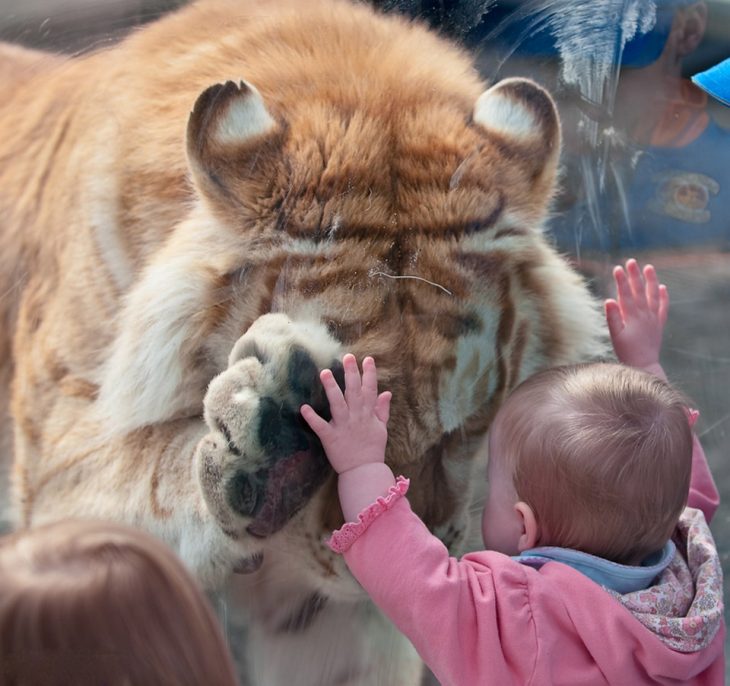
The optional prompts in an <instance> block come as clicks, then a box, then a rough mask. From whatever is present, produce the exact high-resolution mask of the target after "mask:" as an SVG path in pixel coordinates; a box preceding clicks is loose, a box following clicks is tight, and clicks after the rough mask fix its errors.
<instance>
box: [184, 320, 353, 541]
mask: <svg viewBox="0 0 730 686" xmlns="http://www.w3.org/2000/svg"><path fill="white" fill-rule="evenodd" d="M339 354H340V349H339V344H338V343H337V342H336V341H335V340H334V339H333V338H332V337H331V336H330V335H329V334H328V332H327V330H326V329H325V328H324V326H322V325H321V324H318V323H315V322H308V323H301V322H293V321H291V320H290V319H288V317H286V316H285V315H283V314H266V315H263V316H262V317H260V318H259V319H257V320H256V321H255V322H254V324H253V325H252V326H251V327H250V328H249V329H248V331H247V332H246V334H245V335H244V336H242V337H241V338H240V339H239V340H238V342H237V343H236V345H235V346H234V348H233V350H232V352H231V354H230V357H229V367H228V369H226V371H224V372H223V373H221V374H219V375H218V376H217V377H215V378H214V379H213V381H212V382H211V383H210V385H209V387H208V392H207V394H206V396H205V402H204V407H205V420H206V423H207V425H208V427H209V429H210V433H209V434H208V435H207V436H206V437H205V438H204V439H203V440H202V441H201V443H200V444H199V446H198V450H197V453H196V460H197V471H198V478H199V480H200V485H201V489H202V492H203V496H204V498H205V501H206V503H207V505H208V508H209V510H210V511H211V513H212V514H213V515H214V516H215V517H216V518H217V520H218V521H219V523H220V526H221V528H222V529H223V530H224V531H225V532H226V533H227V534H228V535H230V536H233V537H240V536H252V537H255V538H267V537H269V536H271V535H272V534H274V533H276V532H277V531H279V530H280V529H281V528H282V527H283V526H284V525H285V524H286V523H287V522H288V521H289V520H290V519H291V518H292V517H293V516H294V515H295V514H296V513H297V512H299V510H301V509H302V507H304V505H306V503H307V502H308V501H309V500H310V499H311V497H312V496H313V495H314V493H315V492H316V491H317V489H318V488H319V487H320V486H321V485H322V483H323V482H324V481H325V479H326V478H327V476H328V475H329V474H331V469H330V467H329V464H328V462H327V459H326V457H325V455H324V453H323V451H322V448H321V446H320V444H319V441H318V440H317V439H316V437H315V436H314V435H313V434H312V432H311V431H310V430H309V429H308V427H307V426H306V424H305V423H304V422H303V420H302V419H301V417H300V415H299V408H300V406H301V405H302V403H305V402H306V403H313V404H314V405H315V406H316V407H319V408H320V409H322V410H323V411H325V408H326V407H327V403H326V399H325V396H324V392H323V389H322V387H321V385H320V382H319V378H318V375H319V370H320V369H322V368H324V367H332V366H334V367H335V368H336V367H337V365H339V362H338V361H337V358H338V357H339Z"/></svg>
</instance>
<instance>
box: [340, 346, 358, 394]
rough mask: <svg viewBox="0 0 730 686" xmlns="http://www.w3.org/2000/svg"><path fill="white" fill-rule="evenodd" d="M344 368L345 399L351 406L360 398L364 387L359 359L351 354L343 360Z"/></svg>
mask: <svg viewBox="0 0 730 686" xmlns="http://www.w3.org/2000/svg"><path fill="white" fill-rule="evenodd" d="M342 366H343V367H344V368H345V398H346V399H347V402H348V404H349V403H351V402H353V401H356V400H358V399H359V398H360V394H361V385H362V382H361V381H360V369H359V368H358V366H357V359H356V358H355V356H354V355H353V354H351V353H347V355H345V356H344V357H343V358H342Z"/></svg>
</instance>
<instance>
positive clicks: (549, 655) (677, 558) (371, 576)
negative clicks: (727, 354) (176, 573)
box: [302, 260, 725, 686]
mask: <svg viewBox="0 0 730 686" xmlns="http://www.w3.org/2000/svg"><path fill="white" fill-rule="evenodd" d="M614 278H615V282H616V288H617V299H616V300H608V301H607V302H606V318H607V322H608V328H609V332H610V335H611V339H612V342H613V346H614V350H615V352H616V356H617V358H618V360H619V361H620V362H621V363H623V364H603V363H597V364H584V365H575V366H567V367H558V368H555V369H551V370H547V371H544V372H541V373H539V374H536V375H535V376H533V377H531V378H529V379H528V380H527V381H525V382H524V383H523V384H521V385H520V386H518V387H517V388H516V389H515V390H514V391H513V392H512V394H511V395H510V396H509V398H508V399H507V400H506V402H505V403H504V404H503V406H502V408H501V409H500V411H499V412H498V414H497V416H496V418H495V420H494V423H493V425H492V427H491V430H490V438H489V468H488V483H489V491H488V495H487V500H486V507H485V509H484V514H483V519H482V534H483V537H484V542H485V545H486V547H487V550H485V551H481V552H475V553H470V554H468V555H465V556H464V557H463V558H461V559H460V560H457V559H455V558H452V557H450V556H449V553H448V551H447V549H446V547H445V546H444V545H443V544H442V543H441V541H439V540H438V539H437V538H435V537H434V536H432V535H431V534H430V532H429V531H428V530H427V528H426V527H425V525H424V524H423V523H422V522H421V521H420V519H418V517H417V516H416V515H415V514H414V513H413V512H412V510H411V508H410V505H409V503H408V500H407V498H406V497H405V495H406V492H407V490H408V480H407V479H404V478H403V477H399V478H398V479H396V478H395V477H394V475H393V473H392V472H391V470H390V468H389V467H388V466H387V465H386V464H385V462H384V460H385V445H386V441H387V422H388V410H389V405H390V393H389V392H387V391H386V392H384V393H380V394H378V390H377V376H376V369H375V362H374V361H373V359H372V358H370V357H366V358H365V360H364V361H363V365H362V366H363V371H362V378H361V377H360V371H359V369H358V365H357V361H356V360H355V358H354V357H353V356H352V355H346V356H345V357H344V359H343V365H344V368H345V384H346V388H345V392H344V395H343V393H342V392H341V391H340V389H339V387H338V386H337V383H336V382H335V380H334V378H333V376H332V374H331V372H330V371H329V370H325V371H323V372H322V375H321V379H322V383H323V385H324V388H325V391H326V393H327V398H328V400H329V403H330V408H331V412H332V420H331V421H330V422H327V421H325V420H324V419H322V418H321V417H319V416H318V415H317V414H316V413H315V411H314V410H313V409H312V408H311V407H309V406H307V405H305V406H303V407H302V415H303V417H304V419H305V420H306V421H307V423H308V424H309V425H310V426H311V428H312V430H313V431H315V432H316V433H317V435H318V436H319V437H320V439H321V440H322V444H323V445H324V448H325V450H326V452H327V455H328V457H329V460H330V462H331V463H332V466H333V467H334V469H335V471H337V473H338V474H339V481H338V489H339V497H340V503H341V506H342V510H343V514H344V516H345V520H346V521H347V522H348V523H347V524H345V525H344V526H343V527H342V528H341V529H340V530H339V531H337V532H335V533H334V534H333V536H332V539H331V541H330V546H331V547H332V548H333V549H334V550H336V551H338V552H342V553H344V556H345V561H346V562H347V565H348V567H349V569H350V570H351V572H352V573H353V575H354V576H355V577H356V578H357V579H358V581H359V582H360V583H361V584H362V586H363V587H364V588H365V590H366V591H367V592H368V593H369V595H370V596H371V597H372V599H373V601H374V602H375V603H376V604H377V605H378V606H379V607H380V609H381V610H382V611H383V612H384V613H385V614H386V615H387V616H388V617H390V619H391V620H392V621H393V622H394V623H395V624H396V626H398V628H399V629H400V630H401V631H402V632H403V633H404V634H405V635H406V636H408V638H409V639H410V640H411V641H412V642H413V644H414V646H415V647H416V649H417V650H418V652H419V653H420V655H421V657H422V658H423V660H424V661H425V662H426V664H427V665H428V666H429V667H430V669H431V670H432V671H433V673H434V674H435V675H436V677H437V678H438V679H439V681H440V682H441V684H442V685H443V686H450V685H454V686H468V685H471V684H474V685H476V684H480V685H482V684H499V685H500V686H502V685H506V684H539V685H542V684H558V683H574V684H578V683H580V684H617V685H618V684H620V685H621V686H625V685H627V684H631V685H632V686H633V685H636V684H670V683H683V684H697V685H699V684H722V683H724V658H723V639H724V634H725V628H724V624H723V619H722V609H723V608H722V572H721V568H720V562H719V558H718V553H717V550H716V548H715V545H714V542H713V540H712V536H711V534H710V531H709V529H708V526H707V521H708V520H709V519H710V518H711V516H712V514H713V513H714V511H715V509H716V508H717V505H718V502H719V498H718V494H717V490H716V488H715V485H714V483H713V480H712V477H711V475H710V472H709V468H708V466H707V462H706V460H705V456H704V453H703V452H702V448H701V446H700V444H699V442H698V441H697V439H696V438H695V437H694V436H693V434H692V430H691V424H693V423H694V421H695V419H696V413H694V412H692V411H690V410H688V409H687V404H686V401H685V399H684V398H683V396H682V395H681V394H680V393H679V392H678V391H676V390H675V389H673V388H672V387H671V386H670V385H669V384H668V383H667V382H666V377H665V376H664V372H663V371H662V368H661V367H660V365H659V350H660V347H661V339H662V331H663V328H664V323H665V321H666V317H667V308H668V303H669V298H668V294H667V290H666V288H665V287H664V286H663V285H659V284H658V281H657V277H656V273H655V271H654V269H653V267H651V266H647V267H645V268H644V270H643V272H642V270H641V269H640V268H639V265H638V264H637V263H636V261H635V260H629V261H628V262H627V264H626V269H625V270H624V269H623V268H622V267H617V268H616V269H615V270H614Z"/></svg>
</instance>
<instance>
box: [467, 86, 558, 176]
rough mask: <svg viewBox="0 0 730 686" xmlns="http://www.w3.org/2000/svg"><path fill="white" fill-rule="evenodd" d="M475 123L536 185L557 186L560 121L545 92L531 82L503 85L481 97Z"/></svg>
mask: <svg viewBox="0 0 730 686" xmlns="http://www.w3.org/2000/svg"><path fill="white" fill-rule="evenodd" d="M473 120H474V123H475V124H477V125H478V126H479V127H481V128H482V129H483V130H484V131H485V133H486V134H487V136H488V137H489V138H490V140H492V141H493V142H494V143H496V144H497V145H499V147H500V148H501V150H502V151H503V152H504V153H505V154H506V155H507V156H509V157H510V158H511V159H513V160H514V162H515V163H516V164H519V165H521V166H522V167H523V168H525V169H526V171H527V172H528V173H529V174H530V176H531V177H532V178H533V180H534V181H535V182H539V181H543V180H546V181H547V182H548V183H552V182H553V180H554V177H555V171H556V169H557V165H558V160H559V157H560V120H559V119H558V111H557V108H556V107H555V103H554V102H553V99H552V98H551V97H550V95H549V94H548V92H547V91H546V90H545V89H544V88H542V87H541V86H538V85H537V84H536V83H535V82H533V81H530V80H529V79H518V78H512V79H505V80H504V81H500V82H499V83H497V84H496V85H494V86H492V87H491V88H489V89H488V90H486V91H484V93H482V94H481V95H480V96H479V98H478V99H477V101H476V104H475V105H474V113H473Z"/></svg>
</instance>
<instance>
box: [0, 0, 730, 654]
mask: <svg viewBox="0 0 730 686" xmlns="http://www.w3.org/2000/svg"><path fill="white" fill-rule="evenodd" d="M179 4H182V3H180V2H178V1H177V0H0V39H1V40H5V41H9V42H13V43H19V44H23V45H26V46H31V47H36V48H45V49H49V50H58V51H63V52H69V53H82V52H85V51H88V50H96V49H103V48H104V47H106V46H109V45H112V44H114V43H115V42H116V41H118V40H120V39H122V38H123V36H124V35H125V34H126V33H128V32H129V31H131V30H133V29H134V28H135V27H139V26H141V25H143V24H145V23H147V22H149V21H152V20H154V19H155V18H156V17H158V16H160V15H161V14H163V13H166V12H168V11H170V10H172V9H174V8H175V7H176V6H177V5H179ZM372 4H374V5H377V6H379V7H380V8H381V9H382V10H383V11H393V12H400V13H403V14H405V15H407V16H411V17H414V18H418V19H420V20H422V21H426V22H428V23H430V24H431V25H432V26H433V27H434V28H435V29H436V30H438V31H440V32H442V33H444V34H446V35H447V36H449V37H450V38H452V39H454V40H456V41H458V42H460V43H461V44H462V45H464V46H465V47H467V48H468V49H469V50H471V51H473V53H474V54H475V55H476V56H477V60H478V66H479V69H480V71H481V72H482V74H483V76H484V77H485V79H487V80H489V81H495V80H498V79H500V78H504V77H506V76H513V75H520V76H529V77H531V78H533V79H535V80H536V81H538V82H540V83H541V84H543V85H544V86H545V87H547V88H548V89H549V90H550V91H551V92H552V93H553V94H554V96H555V98H556V100H557V101H558V104H559V109H560V112H561V118H562V121H563V130H564V150H563V164H562V169H563V172H562V183H561V191H560V193H559V195H558V197H557V198H556V201H555V205H554V214H553V217H552V219H551V222H550V224H549V226H548V227H547V231H548V232H549V234H550V237H551V240H553V241H554V242H555V244H556V245H557V247H558V248H559V250H560V251H562V252H563V253H565V254H567V255H569V256H570V258H571V259H572V260H573V261H574V263H575V264H576V266H577V268H578V269H579V270H580V271H582V272H583V273H584V274H585V276H586V277H587V278H588V279H589V281H590V283H591V285H592V287H593V289H594V291H595V292H596V293H597V294H598V295H599V296H601V297H603V296H606V295H608V294H609V292H610V288H611V269H612V267H613V265H614V264H616V263H618V262H623V261H624V260H625V259H626V258H627V257H630V256H635V257H638V258H639V259H640V260H641V261H642V262H648V261H651V262H652V263H654V264H655V265H656V267H657V269H658V272H659V275H660V278H661V279H662V280H663V281H664V282H665V283H666V284H667V285H668V286H669V290H670V295H671V301H672V304H671V310H670V321H669V324H668V331H667V336H666V339H665V341H666V342H665V347H664V354H663V363H664V365H665V368H666V370H667V373H668V375H669V378H670V380H672V381H673V382H674V383H676V384H677V385H678V386H679V387H680V388H682V389H683V390H684V391H685V393H687V394H688V395H689V396H690V397H691V398H693V400H694V402H695V403H696V406H697V407H698V408H699V409H700V411H701V420H700V423H699V424H698V430H699V433H700V435H701V439H702V442H703V444H704V447H705V450H706V452H707V455H708V459H709V461H710V466H711V468H712V470H713V473H714V475H715V479H716V481H717V483H718V486H719V488H720V491H721V493H722V496H723V498H724V499H725V504H724V505H722V506H721V508H720V510H719V512H718V514H717V516H716V518H715V520H714V522H713V525H712V529H713V532H714V535H715V538H716V540H717V543H718V546H719V548H720V551H721V554H722V560H723V565H724V568H725V570H726V574H727V572H728V571H729V570H730V566H729V565H728V562H729V560H730V508H729V507H728V503H730V459H728V455H727V445H726V440H728V430H729V429H730V409H729V408H730V401H729V396H730V394H729V392H728V389H730V108H723V107H722V106H721V105H719V104H718V103H716V102H714V101H712V100H708V98H707V97H706V96H705V95H704V93H703V92H701V91H700V90H698V89H697V88H695V87H694V86H693V85H692V83H691V81H690V80H689V77H690V76H691V75H692V74H694V73H696V72H697V71H699V70H702V69H705V68H707V67H709V66H711V65H713V64H714V63H716V62H718V61H720V60H722V59H724V58H726V57H730V0H700V1H692V0H656V1H655V0H525V1H523V2H519V1H517V0H451V1H449V0H383V1H377V0H374V1H373V2H372ZM302 8H303V11H306V1H305V0H302ZM222 76H227V75H222ZM2 134H3V135H6V136H9V135H12V132H11V131H4V132H2ZM727 583H728V580H726V584H727ZM233 643H235V641H233Z"/></svg>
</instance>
